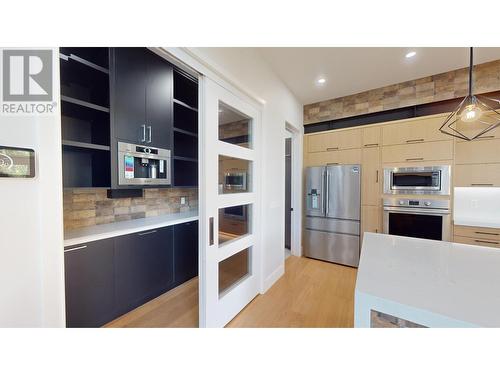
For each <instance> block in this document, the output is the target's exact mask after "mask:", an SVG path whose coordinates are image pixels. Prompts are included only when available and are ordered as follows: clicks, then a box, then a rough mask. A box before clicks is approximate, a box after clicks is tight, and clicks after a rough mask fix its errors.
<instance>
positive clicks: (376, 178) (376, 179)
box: [375, 169, 378, 184]
mask: <svg viewBox="0 0 500 375" xmlns="http://www.w3.org/2000/svg"><path fill="white" fill-rule="evenodd" d="M375 182H376V183H377V184H378V169H377V173H376V177H375Z"/></svg>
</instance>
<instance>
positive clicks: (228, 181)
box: [224, 172, 247, 191]
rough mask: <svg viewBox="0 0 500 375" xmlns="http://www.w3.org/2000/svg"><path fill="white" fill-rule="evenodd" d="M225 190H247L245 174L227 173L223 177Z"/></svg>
mask: <svg viewBox="0 0 500 375" xmlns="http://www.w3.org/2000/svg"><path fill="white" fill-rule="evenodd" d="M224 189H225V190H243V191H246V190H247V174H246V172H229V173H226V174H225V175H224Z"/></svg>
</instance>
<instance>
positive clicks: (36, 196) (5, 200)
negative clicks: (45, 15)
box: [0, 53, 65, 327]
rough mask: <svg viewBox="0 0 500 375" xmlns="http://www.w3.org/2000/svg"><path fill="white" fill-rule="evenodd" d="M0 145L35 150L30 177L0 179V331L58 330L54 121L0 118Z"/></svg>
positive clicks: (58, 186) (60, 285)
mask: <svg viewBox="0 0 500 375" xmlns="http://www.w3.org/2000/svg"><path fill="white" fill-rule="evenodd" d="M54 61H55V62H56V63H55V65H56V72H57V71H58V68H57V66H58V65H59V64H57V62H58V55H57V54H55V53H54ZM56 77H58V73H56ZM0 80H1V78H0ZM58 87H59V80H57V82H55V88H56V90H55V91H56V92H55V98H56V99H57V100H58V97H59V91H58V90H57V88H58ZM0 145H2V146H15V147H27V148H33V149H34V150H35V151H36V177H35V178H33V179H13V178H0V202H1V204H0V327H61V326H64V322H65V320H64V276H63V275H64V274H63V222H62V210H63V209H62V180H61V179H62V177H61V175H62V172H61V169H62V166H61V132H60V116H58V115H56V116H50V117H36V116H26V117H24V116H23V117H5V116H1V115H0Z"/></svg>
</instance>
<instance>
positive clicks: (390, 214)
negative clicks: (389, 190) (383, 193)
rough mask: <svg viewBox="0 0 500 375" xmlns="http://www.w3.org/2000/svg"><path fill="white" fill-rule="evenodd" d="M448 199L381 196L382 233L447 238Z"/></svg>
mask: <svg viewBox="0 0 500 375" xmlns="http://www.w3.org/2000/svg"><path fill="white" fill-rule="evenodd" d="M450 228H451V215H450V201H449V200H431V199H400V198H386V199H384V233H387V234H394V235H396V236H405V237H417V238H426V239H430V240H442V241H450V240H451V234H450Z"/></svg>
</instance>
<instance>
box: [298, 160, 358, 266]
mask: <svg viewBox="0 0 500 375" xmlns="http://www.w3.org/2000/svg"><path fill="white" fill-rule="evenodd" d="M360 177H361V167H360V165H358V164H350V165H328V166H325V167H308V168H307V169H306V194H307V196H306V201H307V204H306V218H305V233H304V254H305V256H306V257H310V258H315V259H321V260H325V261H328V262H334V263H340V264H345V265H348V266H352V267H357V266H358V264H359V235H360V211H361V188H360V185H361V178H360Z"/></svg>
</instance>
